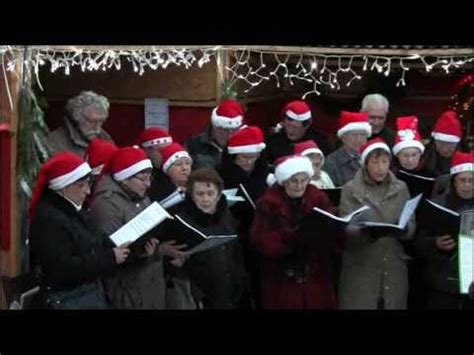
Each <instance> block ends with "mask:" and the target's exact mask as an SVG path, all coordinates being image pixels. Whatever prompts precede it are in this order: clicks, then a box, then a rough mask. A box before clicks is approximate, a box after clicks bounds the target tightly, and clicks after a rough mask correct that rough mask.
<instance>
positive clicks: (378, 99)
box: [360, 94, 389, 113]
mask: <svg viewBox="0 0 474 355" xmlns="http://www.w3.org/2000/svg"><path fill="white" fill-rule="evenodd" d="M372 102H374V103H379V104H382V106H383V109H384V111H385V113H388V108H389V104H388V100H387V98H386V97H385V96H383V95H381V94H369V95H365V97H364V99H363V100H362V107H361V109H360V111H361V112H366V111H367V107H368V106H369V105H370V104H371V103H372Z"/></svg>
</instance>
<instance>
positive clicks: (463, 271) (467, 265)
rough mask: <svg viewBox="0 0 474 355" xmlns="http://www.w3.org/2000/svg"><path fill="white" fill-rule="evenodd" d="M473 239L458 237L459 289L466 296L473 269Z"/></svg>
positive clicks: (465, 236) (464, 236)
mask: <svg viewBox="0 0 474 355" xmlns="http://www.w3.org/2000/svg"><path fill="white" fill-rule="evenodd" d="M473 258H474V239H473V237H469V236H467V235H463V234H460V235H459V244H458V259H459V288H460V292H461V293H464V294H467V293H468V291H469V286H470V285H471V282H473V277H472V276H473V272H474V270H473V268H474V262H473Z"/></svg>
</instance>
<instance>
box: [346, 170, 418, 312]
mask: <svg viewBox="0 0 474 355" xmlns="http://www.w3.org/2000/svg"><path fill="white" fill-rule="evenodd" d="M409 198H410V195H409V192H408V188H407V186H406V184H405V183H404V182H403V181H400V180H398V179H397V178H396V177H395V176H394V175H393V174H392V173H391V172H389V176H388V177H387V179H386V180H385V181H384V182H382V183H381V184H376V183H375V182H373V181H372V180H371V179H370V178H369V177H368V176H367V173H366V171H365V169H364V168H361V169H360V170H359V171H358V172H357V173H356V175H355V177H354V179H353V180H351V181H349V182H348V183H347V184H346V185H344V187H343V189H342V193H341V205H340V213H341V215H345V214H348V213H350V212H352V211H354V210H356V209H358V208H359V207H361V206H363V205H368V206H369V207H371V209H370V210H366V211H364V212H363V213H361V214H359V215H358V216H356V217H354V220H353V221H354V222H357V221H376V222H385V223H395V224H396V223H398V219H399V217H400V212H401V210H402V208H403V206H404V204H405V202H406V201H407V200H408V199H409ZM414 230H415V220H414V217H412V219H411V220H410V222H409V227H408V232H407V233H406V234H404V235H401V236H390V235H389V236H383V237H380V238H378V239H373V238H372V237H371V236H370V235H369V234H368V233H366V232H361V233H360V234H359V235H351V236H348V237H347V240H346V246H345V250H344V253H343V261H342V271H341V278H340V285H339V307H340V308H341V309H376V308H377V302H378V300H379V298H380V297H383V299H384V302H385V309H404V308H406V302H407V294H408V274H407V265H406V261H407V260H408V259H409V256H408V255H407V254H406V253H405V252H404V250H403V246H402V244H401V241H402V240H407V239H410V238H411V237H412V235H413V233H414Z"/></svg>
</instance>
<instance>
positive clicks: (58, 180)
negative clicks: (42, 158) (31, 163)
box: [29, 152, 91, 219]
mask: <svg viewBox="0 0 474 355" xmlns="http://www.w3.org/2000/svg"><path fill="white" fill-rule="evenodd" d="M90 172H91V168H90V166H89V164H87V163H86V162H84V161H83V160H82V159H81V158H79V157H78V156H77V155H76V154H74V153H71V152H61V153H57V154H55V155H53V156H52V157H51V158H49V159H48V160H47V161H46V162H45V163H44V164H43V165H42V166H41V168H40V170H39V174H38V179H37V180H36V185H35V187H34V189H33V195H32V197H31V203H30V208H29V216H30V219H31V218H32V217H33V216H34V214H35V209H36V205H37V204H38V201H39V199H40V197H41V193H42V192H43V189H44V187H45V186H46V184H47V185H48V187H49V188H50V189H51V190H61V189H62V188H65V187H66V186H69V185H71V184H73V183H75V182H76V181H78V180H80V179H82V178H83V177H85V176H87V175H88V174H90Z"/></svg>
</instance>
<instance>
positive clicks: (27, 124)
mask: <svg viewBox="0 0 474 355" xmlns="http://www.w3.org/2000/svg"><path fill="white" fill-rule="evenodd" d="M18 132H19V137H18V175H17V176H18V184H19V185H20V189H19V190H20V191H22V192H23V193H24V194H25V195H26V196H25V197H27V198H29V197H30V195H31V190H32V188H33V186H34V184H35V182H36V178H37V175H38V171H39V168H40V166H41V164H43V163H44V162H45V161H46V160H47V159H48V158H49V157H50V156H51V153H52V150H51V148H50V147H49V145H48V143H47V141H46V137H47V134H48V127H47V126H46V124H45V122H44V112H43V109H42V108H41V106H40V103H39V100H38V99H37V97H36V94H35V92H34V90H33V89H32V88H31V85H28V83H26V84H25V85H22V89H21V91H20V95H19V125H18Z"/></svg>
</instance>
